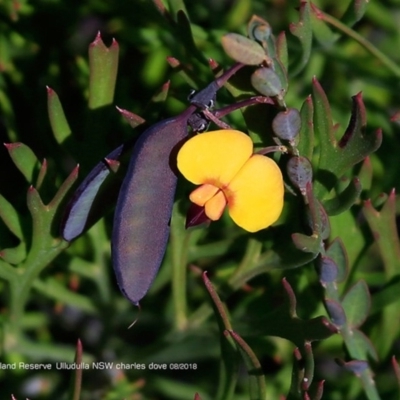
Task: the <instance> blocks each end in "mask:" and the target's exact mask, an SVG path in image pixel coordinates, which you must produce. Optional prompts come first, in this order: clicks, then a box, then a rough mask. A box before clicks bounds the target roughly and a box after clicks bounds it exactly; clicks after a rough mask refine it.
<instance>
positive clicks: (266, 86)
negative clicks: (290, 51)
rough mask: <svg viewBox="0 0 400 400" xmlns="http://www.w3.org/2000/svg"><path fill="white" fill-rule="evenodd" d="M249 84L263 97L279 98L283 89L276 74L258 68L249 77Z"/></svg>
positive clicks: (267, 69)
mask: <svg viewBox="0 0 400 400" xmlns="http://www.w3.org/2000/svg"><path fill="white" fill-rule="evenodd" d="M251 84H252V86H253V87H254V89H256V90H257V91H258V92H260V93H261V94H263V95H264V96H270V97H274V96H281V95H283V94H284V88H283V85H282V82H281V79H280V78H279V76H278V74H277V73H276V72H275V71H274V70H273V69H271V68H258V69H257V70H255V71H254V72H253V74H252V75H251Z"/></svg>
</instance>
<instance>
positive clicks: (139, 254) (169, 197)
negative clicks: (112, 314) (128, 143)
mask: <svg viewBox="0 0 400 400" xmlns="http://www.w3.org/2000/svg"><path fill="white" fill-rule="evenodd" d="M194 109H195V108H194V106H191V107H190V108H188V109H187V110H186V111H185V112H184V113H183V114H180V115H179V116H177V117H173V118H169V119H166V120H164V121H161V122H159V123H157V124H155V125H153V126H152V127H150V128H149V129H147V130H146V131H145V132H144V133H143V134H142V135H141V136H140V137H139V139H138V141H137V142H136V144H135V147H134V149H133V154H132V157H131V161H130V163H129V167H128V171H127V174H126V177H125V179H124V181H123V183H122V186H121V190H120V194H119V197H118V202H117V207H116V209H115V215H114V226H113V233H112V259H113V266H114V271H115V275H116V278H117V281H118V285H119V287H120V289H121V291H122V293H123V294H124V295H125V296H126V297H127V298H128V299H129V300H130V301H131V302H132V303H134V304H135V305H137V304H138V303H139V301H140V300H141V299H142V298H143V296H144V295H145V294H146V293H147V291H148V290H149V288H150V286H151V284H152V282H153V280H154V278H155V276H156V274H157V272H158V269H159V268H160V265H161V262H162V260H163V257H164V253H165V249H166V246H167V242H168V237H169V231H170V226H169V223H170V218H171V213H172V206H173V202H174V196H175V190H176V184H177V176H176V175H175V173H174V171H173V170H172V169H171V165H170V158H171V153H172V152H173V150H174V148H175V146H176V145H177V144H178V143H179V142H180V141H182V140H183V139H184V138H185V137H186V135H187V120H188V117H189V116H190V115H191V114H192V113H193V111H194Z"/></svg>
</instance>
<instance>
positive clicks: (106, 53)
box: [89, 32, 119, 110]
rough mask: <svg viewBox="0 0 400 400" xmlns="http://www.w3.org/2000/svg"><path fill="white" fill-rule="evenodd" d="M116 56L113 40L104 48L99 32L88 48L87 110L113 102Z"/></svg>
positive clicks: (115, 46) (115, 42)
mask: <svg viewBox="0 0 400 400" xmlns="http://www.w3.org/2000/svg"><path fill="white" fill-rule="evenodd" d="M118 55H119V46H118V43H117V41H116V40H113V42H112V44H111V46H110V47H106V46H105V45H104V43H103V41H102V39H101V35H100V32H99V33H98V34H97V36H96V39H95V40H94V41H93V43H91V44H90V46H89V66H90V82H89V108H90V109H92V110H93V109H96V108H99V107H102V106H106V105H108V104H111V103H112V102H113V100H114V90H115V82H116V79H117V72H118Z"/></svg>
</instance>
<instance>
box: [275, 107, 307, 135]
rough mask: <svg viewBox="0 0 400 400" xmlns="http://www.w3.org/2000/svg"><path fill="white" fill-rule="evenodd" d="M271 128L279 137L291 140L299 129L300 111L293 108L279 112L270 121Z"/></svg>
mask: <svg viewBox="0 0 400 400" xmlns="http://www.w3.org/2000/svg"><path fill="white" fill-rule="evenodd" d="M272 129H273V131H274V133H275V135H276V136H278V137H279V138H280V139H283V140H288V141H293V139H294V138H295V137H296V136H297V135H298V134H299V132H300V129H301V118H300V113H299V111H298V110H296V109H295V108H288V109H287V110H286V111H281V112H279V113H278V114H277V115H276V116H275V118H274V120H273V121H272Z"/></svg>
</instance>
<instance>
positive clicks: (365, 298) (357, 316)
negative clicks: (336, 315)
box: [342, 280, 371, 328]
mask: <svg viewBox="0 0 400 400" xmlns="http://www.w3.org/2000/svg"><path fill="white" fill-rule="evenodd" d="M342 306H343V309H344V311H345V313H346V318H347V323H348V324H349V325H350V326H351V327H353V328H358V327H359V326H361V325H362V324H363V323H364V321H365V320H366V319H367V317H368V313H369V310H370V308H371V296H370V294H369V290H368V286H367V284H366V283H365V281H363V280H360V281H358V282H357V283H356V284H355V285H353V286H352V287H351V288H350V289H349V290H348V291H347V293H346V294H345V296H344V298H343V300H342Z"/></svg>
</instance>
